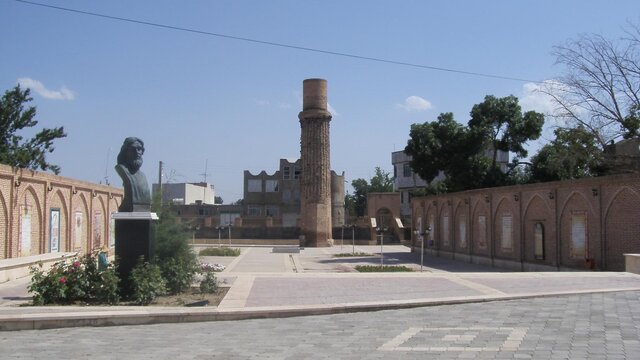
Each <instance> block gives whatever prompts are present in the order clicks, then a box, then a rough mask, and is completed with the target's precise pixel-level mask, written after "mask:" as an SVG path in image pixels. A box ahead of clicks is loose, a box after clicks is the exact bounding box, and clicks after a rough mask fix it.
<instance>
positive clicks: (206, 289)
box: [200, 264, 218, 294]
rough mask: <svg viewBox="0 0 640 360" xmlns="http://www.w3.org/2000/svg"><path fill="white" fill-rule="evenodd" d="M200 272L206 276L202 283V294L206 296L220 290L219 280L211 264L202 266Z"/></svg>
mask: <svg viewBox="0 0 640 360" xmlns="http://www.w3.org/2000/svg"><path fill="white" fill-rule="evenodd" d="M200 272H201V273H202V274H203V275H204V278H203V279H202V281H200V292H202V293H205V294H213V293H214V292H216V290H217V289H218V279H216V273H215V270H214V268H213V267H212V266H211V265H209V264H202V265H201V266H200Z"/></svg>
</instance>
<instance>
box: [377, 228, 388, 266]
mask: <svg viewBox="0 0 640 360" xmlns="http://www.w3.org/2000/svg"><path fill="white" fill-rule="evenodd" d="M386 231H387V227H386V226H384V227H377V228H376V233H377V234H378V236H380V266H384V253H383V246H384V233H385V232H386Z"/></svg>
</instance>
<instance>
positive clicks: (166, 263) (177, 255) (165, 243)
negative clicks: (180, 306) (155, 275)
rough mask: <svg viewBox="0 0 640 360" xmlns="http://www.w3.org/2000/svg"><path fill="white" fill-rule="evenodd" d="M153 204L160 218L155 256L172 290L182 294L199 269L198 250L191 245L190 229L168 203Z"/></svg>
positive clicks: (171, 291)
mask: <svg viewBox="0 0 640 360" xmlns="http://www.w3.org/2000/svg"><path fill="white" fill-rule="evenodd" d="M157 204H158V203H157V202H156V203H155V204H154V210H155V211H156V212H157V214H158V217H159V221H158V225H157V226H156V254H155V256H156V258H155V262H156V263H157V264H159V266H160V269H161V272H162V276H163V277H164V279H165V281H166V285H167V290H168V291H169V293H170V294H179V293H182V292H184V291H185V290H187V289H189V288H190V287H191V284H192V282H193V279H194V277H195V275H196V273H197V272H198V260H197V256H196V254H195V253H194V252H193V251H192V250H191V246H190V245H189V239H190V232H189V229H188V228H187V227H186V226H185V225H183V224H181V223H180V221H179V220H178V218H177V216H176V214H175V213H174V212H173V211H172V210H171V208H169V207H167V206H158V205H157Z"/></svg>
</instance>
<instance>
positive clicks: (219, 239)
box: [216, 226, 224, 247]
mask: <svg viewBox="0 0 640 360" xmlns="http://www.w3.org/2000/svg"><path fill="white" fill-rule="evenodd" d="M216 230H218V247H221V246H222V240H221V236H220V233H221V232H222V230H224V226H216Z"/></svg>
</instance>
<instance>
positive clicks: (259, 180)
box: [242, 159, 345, 227]
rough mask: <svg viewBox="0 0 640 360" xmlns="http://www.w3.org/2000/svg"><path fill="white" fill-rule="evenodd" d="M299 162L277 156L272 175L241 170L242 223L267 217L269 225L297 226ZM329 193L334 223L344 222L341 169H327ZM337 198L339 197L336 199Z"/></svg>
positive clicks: (255, 221) (298, 211) (260, 220)
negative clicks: (276, 168)
mask: <svg viewBox="0 0 640 360" xmlns="http://www.w3.org/2000/svg"><path fill="white" fill-rule="evenodd" d="M301 178H302V166H301V162H300V160H299V159H298V160H287V159H280V164H279V167H278V170H276V171H275V172H274V173H273V174H272V175H269V174H267V172H266V171H261V172H260V173H259V174H257V175H253V174H251V173H250V172H249V171H247V170H245V171H244V198H243V202H244V214H243V219H242V225H243V226H252V224H256V226H259V225H258V224H263V223H264V219H265V218H270V221H271V225H272V226H281V227H299V226H300V204H301V187H300V180H301ZM331 178H332V181H331V184H332V186H331V197H332V199H335V200H336V201H335V202H334V204H333V206H332V217H333V218H334V221H335V223H334V227H336V226H342V225H344V195H345V193H344V173H342V175H338V174H336V173H335V172H333V171H332V172H331ZM337 200H341V201H337Z"/></svg>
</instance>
